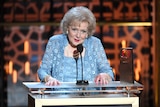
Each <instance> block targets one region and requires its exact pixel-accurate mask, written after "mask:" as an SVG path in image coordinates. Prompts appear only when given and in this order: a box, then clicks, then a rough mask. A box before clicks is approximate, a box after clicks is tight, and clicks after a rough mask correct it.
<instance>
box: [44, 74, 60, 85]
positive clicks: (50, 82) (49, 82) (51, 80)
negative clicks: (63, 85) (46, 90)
mask: <svg viewBox="0 0 160 107" xmlns="http://www.w3.org/2000/svg"><path fill="white" fill-rule="evenodd" d="M45 85H48V86H54V85H60V82H59V81H58V80H57V79H55V78H53V77H51V76H49V77H48V78H46V80H45Z"/></svg>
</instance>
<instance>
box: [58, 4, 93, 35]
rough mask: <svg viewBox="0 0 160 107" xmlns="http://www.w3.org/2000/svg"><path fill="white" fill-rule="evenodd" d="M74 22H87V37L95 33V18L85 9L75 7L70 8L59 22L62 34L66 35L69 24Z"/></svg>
mask: <svg viewBox="0 0 160 107" xmlns="http://www.w3.org/2000/svg"><path fill="white" fill-rule="evenodd" d="M75 22H88V25H89V26H88V36H91V35H93V33H94V32H95V28H96V18H95V16H94V14H93V13H92V12H91V11H90V10H89V9H88V8H87V7H83V6H77V7H73V8H71V9H70V10H69V11H68V12H67V13H66V14H65V15H64V17H63V19H62V20H61V23H60V27H61V30H62V32H63V33H64V34H66V33H67V29H68V27H69V26H70V24H74V23H75Z"/></svg>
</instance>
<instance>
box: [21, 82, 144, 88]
mask: <svg viewBox="0 0 160 107" xmlns="http://www.w3.org/2000/svg"><path fill="white" fill-rule="evenodd" d="M23 84H24V85H25V86H26V87H27V88H29V89H31V88H71V87H72V88H80V87H86V88H87V87H88V88H89V87H97V88H98V87H109V88H111V87H142V88H143V85H141V84H140V83H138V82H136V81H135V82H134V84H132V83H121V82H120V81H112V82H110V83H109V84H106V85H97V84H95V83H93V82H89V85H76V83H74V82H63V83H61V85H58V86H46V85H45V83H43V82H23Z"/></svg>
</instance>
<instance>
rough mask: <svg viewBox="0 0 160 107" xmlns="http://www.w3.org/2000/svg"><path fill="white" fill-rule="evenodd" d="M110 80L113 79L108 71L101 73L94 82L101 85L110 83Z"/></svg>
mask: <svg viewBox="0 0 160 107" xmlns="http://www.w3.org/2000/svg"><path fill="white" fill-rule="evenodd" d="M110 81H112V78H111V76H109V75H108V74H107V73H100V74H98V75H97V76H96V78H95V79H94V82H95V83H96V84H101V85H104V84H108V83H109V82H110Z"/></svg>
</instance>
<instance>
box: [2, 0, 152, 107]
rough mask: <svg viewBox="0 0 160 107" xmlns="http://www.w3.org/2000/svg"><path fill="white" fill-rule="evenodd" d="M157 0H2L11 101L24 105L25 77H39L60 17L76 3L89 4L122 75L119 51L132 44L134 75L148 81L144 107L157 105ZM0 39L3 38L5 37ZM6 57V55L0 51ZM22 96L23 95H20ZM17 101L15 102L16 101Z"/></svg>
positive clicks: (142, 99) (100, 35) (109, 54)
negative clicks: (38, 73)
mask: <svg viewBox="0 0 160 107" xmlns="http://www.w3.org/2000/svg"><path fill="white" fill-rule="evenodd" d="M152 3H153V0H121V1H120V0H26V1H22V0H14V1H12V0H8V1H5V2H3V5H2V7H1V8H2V9H3V11H4V12H3V13H1V14H2V15H1V16H3V17H0V18H1V23H2V24H1V28H3V29H1V31H2V32H3V33H2V34H3V35H1V36H3V42H4V45H3V52H4V54H3V58H4V61H5V62H4V63H3V66H4V71H3V72H5V74H6V76H7V80H4V81H5V82H6V83H7V87H6V90H7V92H6V93H7V103H8V106H26V105H27V93H28V91H27V90H26V89H25V87H24V86H23V85H22V82H23V81H39V79H38V77H37V69H38V67H39V65H40V63H41V59H42V56H43V53H44V50H45V46H46V43H47V41H48V39H49V37H51V36H53V35H54V34H58V33H61V31H60V29H59V22H60V20H61V19H62V17H63V15H64V13H65V12H66V11H67V10H68V9H70V8H71V7H73V6H79V5H83V6H86V7H88V8H89V9H91V11H92V12H93V13H94V14H95V16H96V19H97V27H96V33H95V35H94V36H96V37H98V38H100V39H101V41H102V42H103V46H104V48H105V51H106V55H107V57H108V59H109V62H110V64H111V66H112V68H113V70H114V73H115V78H116V80H119V78H120V77H119V62H120V60H119V52H120V49H121V48H122V47H128V46H130V47H133V49H134V51H133V52H134V73H135V80H136V81H138V82H140V83H142V84H143V85H144V91H143V92H142V94H141V95H140V105H141V107H151V106H152V107H153V106H154V94H153V93H154V89H153V87H154V83H153V78H154V77H153V74H154V70H153V69H154V58H153V57H154V55H155V53H154V47H155V46H154V41H155V37H154V35H153V26H152V22H153V18H154V16H153V12H154V11H153V9H152V8H153V4H152ZM1 38H2V37H1ZM1 56H2V55H1ZM22 96H23V97H22ZM13 102H14V103H13Z"/></svg>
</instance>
